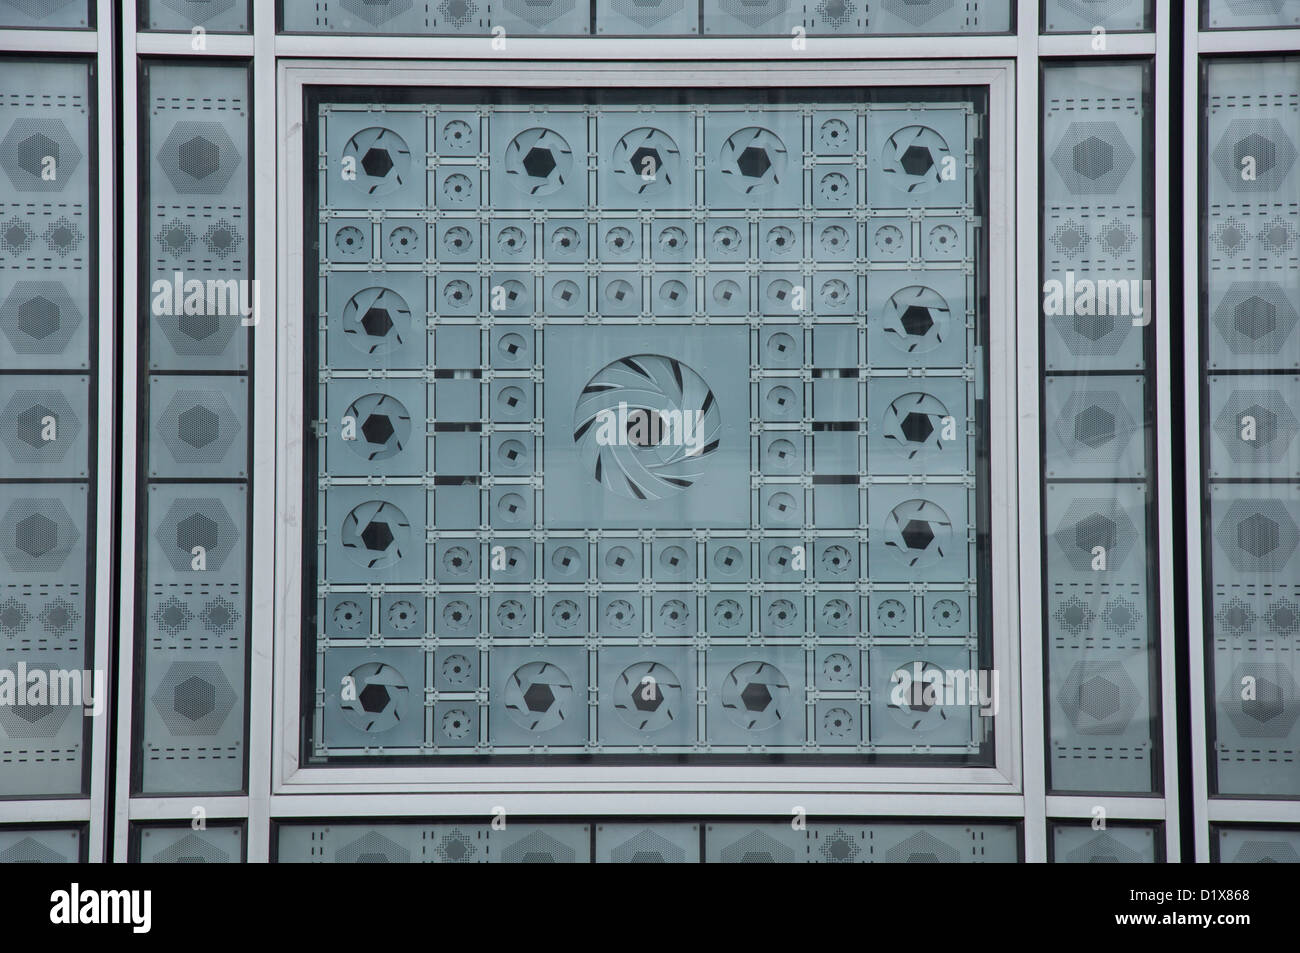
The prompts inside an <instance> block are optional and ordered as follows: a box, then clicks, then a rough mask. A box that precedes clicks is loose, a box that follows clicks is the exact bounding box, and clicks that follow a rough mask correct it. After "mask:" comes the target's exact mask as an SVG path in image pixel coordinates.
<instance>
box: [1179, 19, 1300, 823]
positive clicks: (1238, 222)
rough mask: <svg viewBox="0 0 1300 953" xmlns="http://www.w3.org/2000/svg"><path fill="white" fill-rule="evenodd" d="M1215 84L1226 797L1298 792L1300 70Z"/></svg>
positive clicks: (1218, 723)
mask: <svg viewBox="0 0 1300 953" xmlns="http://www.w3.org/2000/svg"><path fill="white" fill-rule="evenodd" d="M1242 12H1245V11H1242ZM1206 82H1207V85H1206V99H1205V104H1204V105H1205V126H1204V135H1205V143H1206V148H1205V149H1204V150H1203V151H1204V152H1205V154H1206V156H1207V159H1208V161H1207V168H1206V169H1205V171H1204V173H1203V174H1204V175H1205V176H1206V183H1207V185H1206V193H1205V203H1206V204H1205V214H1204V219H1203V222H1204V231H1203V233H1202V241H1203V242H1204V246H1203V247H1204V249H1205V256H1206V260H1207V261H1208V263H1209V267H1208V268H1206V269H1204V270H1203V274H1204V281H1205V302H1206V304H1205V308H1206V309H1207V310H1206V311H1205V313H1204V314H1203V318H1202V327H1203V330H1202V334H1203V341H1204V342H1205V351H1204V353H1205V355H1206V369H1205V370H1206V374H1205V376H1204V378H1203V394H1204V397H1203V403H1202V415H1203V416H1202V428H1203V429H1202V446H1203V448H1204V452H1203V459H1204V461H1205V466H1206V471H1205V475H1206V479H1207V486H1208V499H1207V501H1206V507H1205V514H1204V523H1203V538H1204V547H1205V561H1204V565H1205V568H1206V574H1207V575H1206V586H1205V589H1206V598H1205V603H1204V606H1205V608H1204V616H1205V621H1206V630H1207V632H1212V633H1213V637H1212V639H1210V640H1208V641H1209V642H1210V647H1209V649H1208V653H1209V665H1208V669H1209V671H1208V673H1207V681H1208V684H1207V686H1206V696H1207V700H1208V703H1209V704H1210V705H1211V706H1212V711H1211V712H1210V713H1209V716H1210V717H1209V721H1210V724H1211V731H1210V738H1211V744H1212V746H1213V748H1212V751H1211V757H1210V761H1211V764H1212V765H1213V766H1214V768H1213V774H1212V782H1211V791H1212V792H1217V793H1220V794H1231V795H1247V796H1250V795H1255V796H1290V797H1295V796H1300V777H1298V776H1297V772H1296V771H1295V770H1293V768H1294V764H1295V760H1296V758H1297V756H1298V754H1300V726H1297V721H1300V701H1298V700H1297V698H1296V690H1297V688H1296V679H1297V676H1298V675H1300V656H1298V653H1297V646H1298V644H1300V643H1297V637H1300V555H1298V554H1297V552H1296V550H1297V545H1298V544H1300V439H1297V428H1298V427H1300V424H1298V423H1297V420H1298V419H1300V417H1298V415H1300V375H1297V369H1298V368H1300V331H1298V330H1297V329H1296V324H1297V322H1298V319H1297V313H1296V307H1297V304H1300V256H1298V255H1297V252H1296V249H1295V240H1294V237H1293V236H1294V235H1295V234H1296V231H1297V228H1298V227H1300V174H1298V173H1297V171H1296V143H1297V142H1300V122H1297V119H1296V115H1297V109H1300V95H1298V94H1297V93H1296V89H1297V88H1298V87H1297V84H1298V83H1300V62H1297V61H1296V60H1294V59H1287V60H1266V61H1249V62H1245V61H1243V62H1227V61H1215V62H1213V63H1211V64H1210V65H1209V66H1208V67H1207V73H1206ZM1263 89H1276V90H1280V91H1281V92H1279V93H1277V94H1265V93H1263V92H1261V90H1263Z"/></svg>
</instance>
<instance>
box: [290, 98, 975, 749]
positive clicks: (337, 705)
mask: <svg viewBox="0 0 1300 953" xmlns="http://www.w3.org/2000/svg"><path fill="white" fill-rule="evenodd" d="M823 95H824V94H823ZM809 98H810V99H811V98H812V97H811V95H810V97H809ZM318 124H319V144H320V152H319V156H318V160H319V173H320V174H319V185H320V195H319V201H320V209H319V211H320V218H319V236H320V239H319V241H320V245H319V248H320V256H321V263H320V274H319V280H318V283H317V286H316V288H315V289H313V290H315V291H316V293H317V295H318V300H319V321H320V333H319V342H318V348H319V350H318V357H319V366H318V367H313V368H311V369H310V370H311V373H313V374H315V375H316V379H317V387H316V388H315V393H313V394H310V395H309V402H311V401H312V399H314V403H315V405H316V419H315V421H314V429H313V432H314V433H315V435H316V441H315V442H316V461H315V465H316V472H317V474H318V487H317V488H316V489H317V500H316V510H317V526H318V529H317V535H316V538H315V540H314V543H315V550H314V553H313V555H314V557H315V566H314V570H311V569H309V572H312V571H314V573H315V578H316V580H317V584H318V585H317V593H316V598H315V599H314V600H313V601H312V602H311V603H310V604H309V605H308V607H307V609H308V617H309V618H310V617H312V616H314V617H315V620H316V629H315V631H316V635H317V643H316V649H317V657H316V660H317V664H316V682H315V684H314V686H313V687H314V688H315V690H316V711H315V724H314V729H315V730H314V752H313V753H314V754H315V755H317V756H342V755H352V756H356V755H378V754H385V755H408V756H425V757H439V758H447V757H451V758H453V759H456V758H459V759H461V760H463V759H464V757H465V756H467V755H510V754H527V753H528V752H533V751H546V752H548V753H550V754H553V755H566V754H567V755H577V754H586V755H591V754H597V755H598V754H602V753H608V754H617V755H619V756H620V757H627V756H634V755H646V754H660V753H691V754H709V753H719V754H727V753H731V754H740V755H746V756H751V757H752V756H761V755H764V754H800V753H803V754H810V755H815V756H821V757H828V756H835V755H846V754H849V755H851V754H855V753H856V754H857V755H863V754H874V753H893V754H908V755H912V754H915V755H921V756H934V755H950V756H952V755H956V756H967V755H972V754H976V753H978V751H979V748H980V744H981V742H982V741H983V740H984V732H985V729H986V724H985V720H984V719H981V718H979V717H978V716H976V715H973V714H972V712H973V711H974V709H972V708H970V707H953V706H948V707H940V706H921V707H920V708H913V707H911V706H910V705H907V704H903V705H899V704H895V700H894V699H893V698H892V697H891V687H892V683H891V679H890V676H891V675H892V674H893V672H895V671H896V670H898V669H900V668H907V669H908V670H909V671H911V670H912V669H911V666H913V665H914V664H915V665H918V666H921V667H922V668H923V669H926V670H928V669H933V668H938V669H941V670H951V669H959V670H966V669H971V668H974V667H976V666H977V656H978V648H979V643H978V633H979V631H980V629H979V626H978V625H977V624H976V623H975V621H974V620H975V619H976V618H977V617H978V608H979V603H978V600H977V598H976V596H977V594H978V588H979V587H978V585H977V579H976V574H977V568H976V560H975V547H976V543H977V535H978V534H977V526H976V523H977V506H976V498H977V494H976V485H975V477H974V470H975V467H974V461H975V457H976V454H977V453H978V452H980V450H979V447H980V445H981V441H982V439H983V438H982V435H981V434H979V433H977V430H976V423H975V420H976V417H975V413H976V401H977V399H978V398H979V395H980V391H979V388H980V383H981V380H980V377H981V374H982V371H981V368H982V364H983V354H982V352H981V351H980V349H979V348H977V346H976V340H977V324H976V314H975V308H976V303H975V295H974V288H975V282H976V270H977V262H976V251H975V249H976V248H977V247H978V245H979V241H980V224H981V223H980V222H979V220H978V219H977V218H976V217H975V215H974V210H973V204H972V198H971V196H972V195H973V193H974V181H975V176H976V174H977V169H976V168H975V160H974V155H975V148H976V136H977V130H978V128H979V117H978V116H977V115H976V114H975V112H974V110H973V108H972V107H971V106H970V105H969V104H963V103H943V104H934V105H930V106H921V105H917V104H916V103H911V104H898V103H884V102H875V103H872V104H870V105H868V104H867V103H865V102H854V101H849V100H847V99H846V100H845V101H842V102H835V103H822V104H816V103H813V102H810V103H809V104H808V105H782V106H776V105H763V104H759V103H755V102H741V103H737V102H725V101H721V100H720V101H718V102H716V103H712V104H709V105H704V104H703V103H701V105H697V106H691V107H685V106H680V105H668V104H657V105H655V106H653V107H647V106H645V105H644V104H636V105H630V104H629V105H620V104H618V103H615V102H610V103H602V104H600V105H597V104H596V103H594V102H593V103H592V104H590V105H585V106H584V105H566V104H551V105H541V104H539V105H536V106H534V107H506V106H497V107H483V108H480V109H472V108H468V107H465V106H457V105H451V104H448V105H445V106H444V105H428V106H422V105H409V106H392V107H389V108H386V109H384V110H382V111H378V110H374V109H373V108H371V107H368V106H366V107H363V106H350V105H346V104H338V103H334V104H329V105H323V106H321V107H320V113H319V118H318ZM896 249H905V250H903V251H896ZM876 251H879V252H880V253H881V258H882V259H883V260H879V261H878V260H876V257H877V256H876ZM688 426H689V428H690V429H691V430H692V431H693V432H691V433H687V429H688Z"/></svg>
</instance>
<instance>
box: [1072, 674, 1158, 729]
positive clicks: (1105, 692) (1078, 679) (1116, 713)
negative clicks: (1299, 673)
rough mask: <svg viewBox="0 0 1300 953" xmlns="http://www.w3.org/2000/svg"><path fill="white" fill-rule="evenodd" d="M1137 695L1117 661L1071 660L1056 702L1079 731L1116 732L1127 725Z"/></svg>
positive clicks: (1130, 680) (1135, 706)
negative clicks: (1071, 665) (1071, 664)
mask: <svg viewBox="0 0 1300 953" xmlns="http://www.w3.org/2000/svg"><path fill="white" fill-rule="evenodd" d="M1139 701H1141V695H1140V694H1139V692H1138V689H1137V687H1136V686H1135V685H1134V684H1133V680H1132V679H1131V678H1129V675H1128V672H1126V671H1124V668H1123V666H1121V665H1120V664H1119V663H1118V662H1075V663H1074V666H1073V667H1072V668H1071V669H1070V671H1069V673H1068V674H1067V675H1066V677H1065V682H1064V683H1063V684H1062V685H1061V691H1060V694H1059V695H1058V696H1057V702H1058V704H1060V706H1061V708H1062V709H1063V710H1064V711H1065V714H1066V717H1068V718H1069V719H1070V724H1072V725H1073V726H1074V727H1075V729H1076V730H1077V731H1078V732H1079V734H1081V735H1117V734H1120V733H1121V732H1123V731H1124V729H1125V728H1127V727H1128V725H1129V722H1130V721H1132V720H1133V713H1134V712H1136V711H1137V707H1138V702H1139Z"/></svg>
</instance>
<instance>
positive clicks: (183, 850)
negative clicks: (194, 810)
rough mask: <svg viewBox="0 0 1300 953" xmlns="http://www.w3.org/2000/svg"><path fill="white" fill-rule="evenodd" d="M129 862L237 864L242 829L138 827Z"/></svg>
mask: <svg viewBox="0 0 1300 953" xmlns="http://www.w3.org/2000/svg"><path fill="white" fill-rule="evenodd" d="M134 833H135V836H136V842H135V851H134V855H133V857H132V859H133V860H135V861H136V862H139V863H143V864H237V863H240V862H241V861H242V860H243V859H244V828H243V825H237V824H218V823H212V822H208V823H207V824H206V825H205V826H204V828H203V829H202V830H197V831H196V830H192V829H191V827H190V825H189V824H186V825H185V826H183V827H178V826H171V825H155V824H148V825H144V824H142V825H138V826H137V827H136V828H135V831H134Z"/></svg>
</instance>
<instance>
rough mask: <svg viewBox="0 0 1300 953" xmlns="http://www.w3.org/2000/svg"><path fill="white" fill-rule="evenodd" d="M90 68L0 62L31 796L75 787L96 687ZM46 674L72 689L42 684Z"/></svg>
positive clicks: (23, 741)
mask: <svg viewBox="0 0 1300 953" xmlns="http://www.w3.org/2000/svg"><path fill="white" fill-rule="evenodd" d="M3 11H4V7H3V5H2V4H0V13H2V12H3ZM89 81H90V70H89V68H88V67H87V66H86V65H85V64H84V63H78V62H75V61H74V62H57V61H52V60H40V61H21V62H20V61H16V60H5V61H2V62H0V183H3V184H4V188H3V189H2V190H0V672H3V673H4V677H5V678H6V680H7V683H8V684H9V685H10V686H11V687H12V686H17V688H18V691H19V692H20V693H21V694H17V695H15V696H14V697H13V698H12V699H9V698H7V699H6V700H5V701H4V702H3V703H0V791H3V792H4V793H5V794H8V795H23V796H27V797H41V796H49V795H68V794H77V793H81V792H82V791H83V789H84V785H83V778H84V775H85V770H84V769H85V766H86V765H85V758H84V753H85V750H86V749H85V739H86V738H87V737H88V730H89V726H90V721H91V720H90V719H89V718H87V717H83V714H82V712H83V709H82V705H81V702H82V701H83V700H84V699H85V697H86V692H85V691H83V686H86V687H87V688H88V689H90V691H91V694H92V695H93V687H94V677H93V675H91V676H89V680H88V681H89V684H88V685H87V678H86V677H85V676H84V675H83V672H84V670H85V669H86V668H87V666H88V662H87V660H88V659H89V658H90V657H91V656H90V652H89V648H90V645H89V642H90V640H89V638H88V634H89V633H90V632H92V631H93V628H92V626H91V622H92V619H91V617H90V616H91V612H90V609H89V607H90V606H91V605H93V600H92V599H90V598H89V593H88V588H89V583H88V576H87V572H88V565H89V560H88V553H90V552H93V547H94V540H93V538H91V526H92V525H93V507H92V505H91V487H92V486H93V485H94V483H93V479H94V454H93V449H92V448H93V446H94V441H95V438H96V437H97V436H98V434H97V430H98V426H97V423H96V421H95V419H94V417H93V416H92V414H93V409H92V408H93V405H92V403H91V400H92V396H91V395H92V394H93V393H94V381H95V368H94V363H95V362H94V361H93V359H92V358H91V354H92V353H93V348H94V343H93V342H94V341H95V338H96V335H95V333H94V329H92V327H91V326H90V322H89V321H88V320H87V315H88V314H90V313H93V307H92V302H93V300H94V298H93V294H94V291H93V287H94V281H93V276H94V257H93V255H91V254H90V250H89V248H88V247H87V245H86V236H87V235H89V234H93V232H94V227H95V226H94V222H95V206H94V201H93V189H94V186H93V180H92V172H93V170H94V162H93V159H92V158H91V146H90V144H91V142H92V129H93V128H94V126H93V121H92V119H91V115H92V112H93V110H92V109H91V108H90V105H89V104H88V102H87V94H88V90H89V88H90V87H89ZM65 673H66V678H67V679H68V680H67V681H65V680H64V675H65ZM51 677H53V678H55V679H57V680H58V684H67V685H68V686H69V687H70V689H71V688H72V682H71V679H73V678H75V692H76V695H77V697H76V698H75V699H72V698H69V697H67V695H66V694H65V693H63V692H57V691H56V692H55V693H51V692H49V691H48V690H47V689H45V688H41V689H40V691H39V693H37V689H38V688H39V687H40V684H41V683H42V682H45V681H46V680H47V679H49V678H51Z"/></svg>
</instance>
